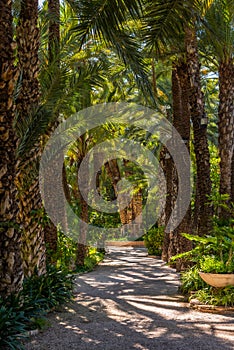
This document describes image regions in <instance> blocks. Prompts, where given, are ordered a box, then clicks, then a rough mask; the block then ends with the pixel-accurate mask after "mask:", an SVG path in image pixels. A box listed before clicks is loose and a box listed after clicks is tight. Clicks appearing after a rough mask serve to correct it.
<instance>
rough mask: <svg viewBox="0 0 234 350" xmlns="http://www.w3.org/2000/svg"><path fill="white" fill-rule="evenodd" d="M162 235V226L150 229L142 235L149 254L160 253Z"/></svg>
mask: <svg viewBox="0 0 234 350" xmlns="http://www.w3.org/2000/svg"><path fill="white" fill-rule="evenodd" d="M163 237H164V227H157V228H152V229H150V230H149V231H148V232H147V233H146V234H145V235H144V242H145V246H146V248H147V249H148V253H149V254H150V255H161V254H162V246H163Z"/></svg>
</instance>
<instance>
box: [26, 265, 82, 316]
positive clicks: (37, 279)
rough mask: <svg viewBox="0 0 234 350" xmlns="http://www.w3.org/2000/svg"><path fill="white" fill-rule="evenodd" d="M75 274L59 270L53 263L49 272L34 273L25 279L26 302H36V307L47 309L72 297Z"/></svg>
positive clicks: (48, 269) (48, 268) (49, 267)
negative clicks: (39, 274) (38, 274)
mask: <svg viewBox="0 0 234 350" xmlns="http://www.w3.org/2000/svg"><path fill="white" fill-rule="evenodd" d="M74 278H75V276H74V275H71V274H68V273H67V271H63V270H59V269H58V268H56V267H55V266H53V265H50V266H47V273H46V274H44V275H41V276H37V275H34V276H32V277H29V278H28V279H26V280H25V281H24V286H23V294H24V302H25V303H28V304H31V302H33V303H34V305H35V306H36V308H40V309H41V311H47V310H50V309H52V308H54V307H55V306H58V305H60V304H63V303H65V302H66V301H68V300H70V299H71V298H72V295H73V294H72V290H73V285H74Z"/></svg>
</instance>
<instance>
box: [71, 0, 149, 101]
mask: <svg viewBox="0 0 234 350" xmlns="http://www.w3.org/2000/svg"><path fill="white" fill-rule="evenodd" d="M69 3H70V4H71V6H73V9H74V11H75V13H76V19H77V24H76V25H74V26H73V28H72V33H73V34H74V35H75V36H76V38H77V45H78V47H79V48H80V50H81V49H85V48H86V46H87V44H88V43H89V40H91V41H92V43H95V42H96V43H97V44H98V43H100V41H102V42H104V43H105V45H106V47H108V48H111V49H112V50H114V51H115V52H116V53H117V54H118V56H119V57H120V58H121V59H122V61H123V62H124V64H125V65H128V66H129V67H130V68H131V70H132V71H133V74H134V77H135V79H136V82H137V84H138V86H139V88H140V89H141V91H143V92H144V94H146V96H150V98H151V99H152V100H154V95H153V93H152V88H151V84H150V83H149V81H148V75H147V69H146V65H145V63H144V60H143V57H142V54H141V51H142V47H141V46H140V45H139V43H138V41H139V40H137V37H136V33H135V32H134V29H133V28H129V26H128V20H129V18H137V16H138V18H139V16H140V15H141V1H130V0H121V1H113V0H112V1H111V0H108V1H103V0H102V1H101V0H96V1H92V2H91V3H90V2H87V1H84V0H83V1H70V0H69Z"/></svg>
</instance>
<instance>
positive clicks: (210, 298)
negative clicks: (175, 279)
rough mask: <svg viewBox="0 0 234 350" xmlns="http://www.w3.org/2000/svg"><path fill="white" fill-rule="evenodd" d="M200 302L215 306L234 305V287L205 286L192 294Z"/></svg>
mask: <svg viewBox="0 0 234 350" xmlns="http://www.w3.org/2000/svg"><path fill="white" fill-rule="evenodd" d="M194 296H195V297H196V298H197V299H198V300H199V301H200V302H202V303H204V304H209V305H216V306H226V307H227V306H231V307H233V306H234V287H232V286H228V287H225V288H214V287H206V288H203V289H201V290H199V291H198V292H197V293H196V294H195V295H194Z"/></svg>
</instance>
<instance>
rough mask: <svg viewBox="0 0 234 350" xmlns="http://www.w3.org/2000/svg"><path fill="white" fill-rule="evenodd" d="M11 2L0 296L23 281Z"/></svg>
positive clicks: (1, 82)
mask: <svg viewBox="0 0 234 350" xmlns="http://www.w3.org/2000/svg"><path fill="white" fill-rule="evenodd" d="M13 45H14V42H13V18H12V1H7V2H6V1H4V0H1V1H0V162H1V166H0V257H1V259H0V295H1V296H6V295H8V294H10V293H11V292H18V291H19V290H20V289H21V286H22V281H23V269H22V260H21V255H20V246H21V234H20V231H19V228H18V227H17V224H16V217H17V212H18V203H17V199H16V197H17V188H16V185H15V183H14V177H15V165H16V157H15V150H16V141H17V140H16V135H15V132H14V129H13V121H14V116H15V113H14V111H15V105H14V99H13V92H14V87H15V82H16V78H17V74H16V70H15V68H14V65H13V64H14V56H13Z"/></svg>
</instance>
